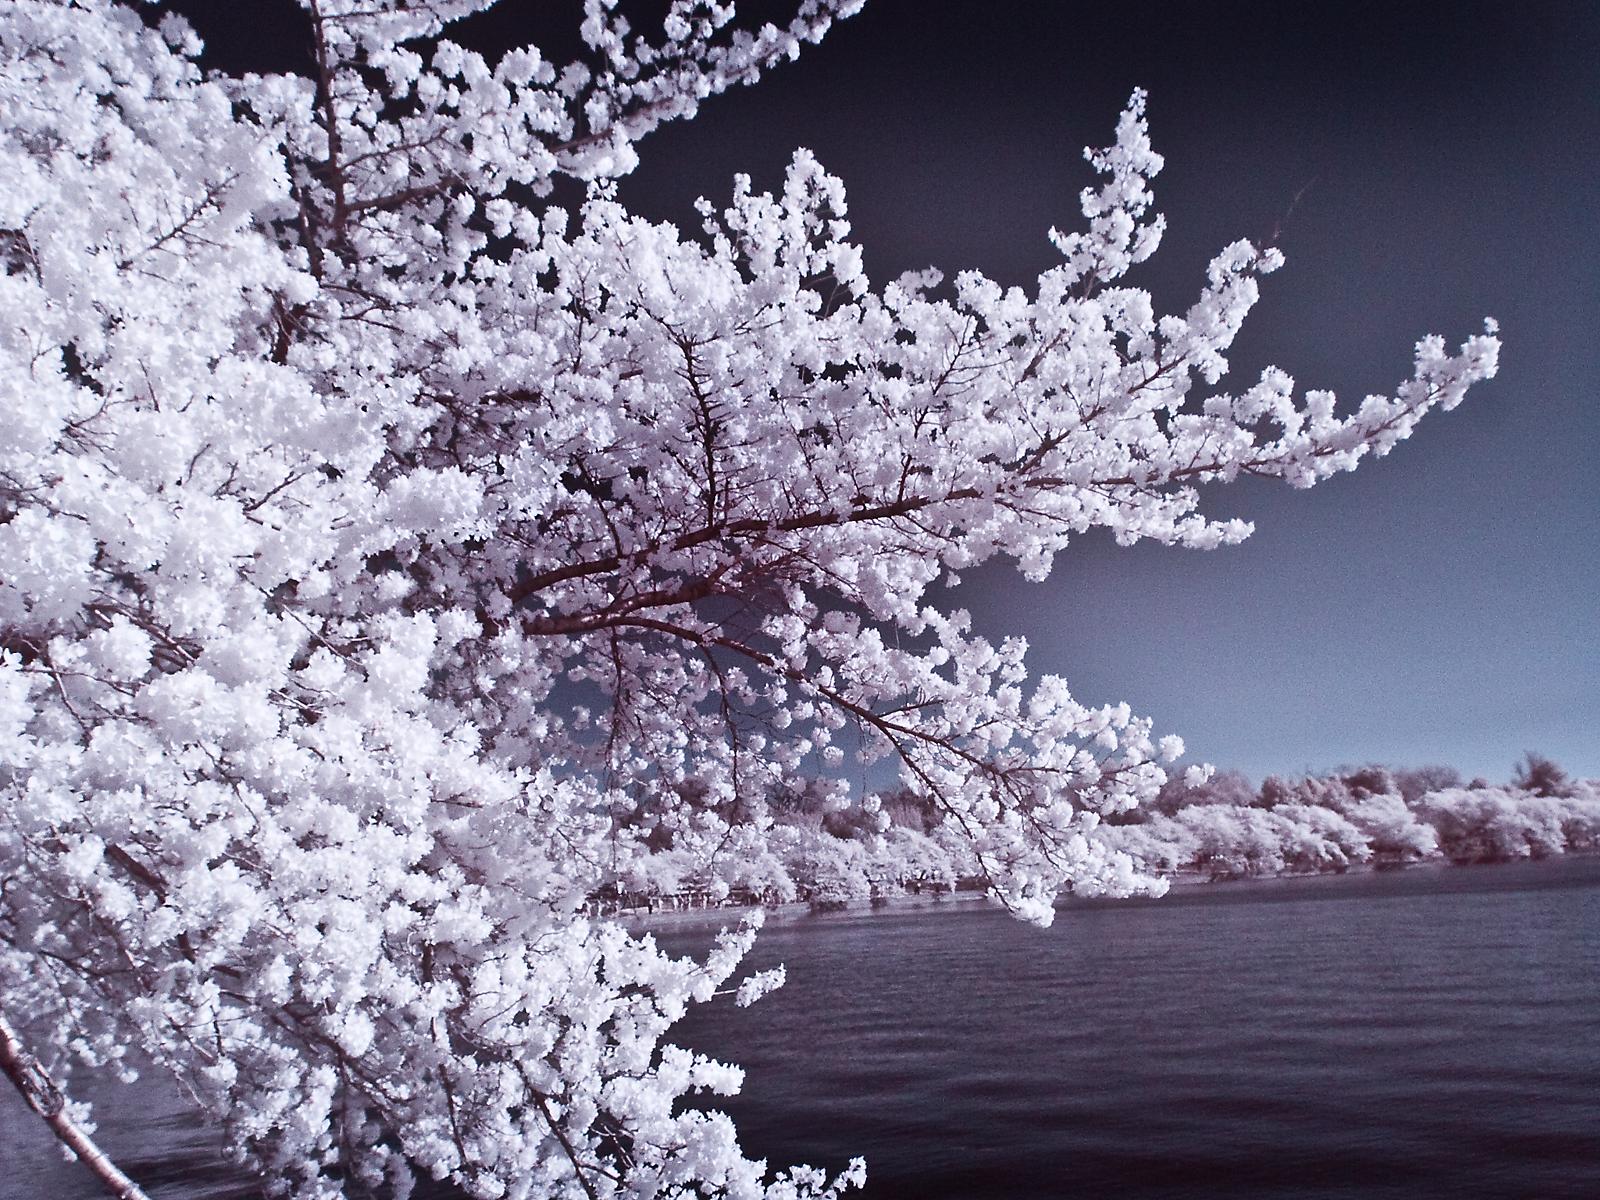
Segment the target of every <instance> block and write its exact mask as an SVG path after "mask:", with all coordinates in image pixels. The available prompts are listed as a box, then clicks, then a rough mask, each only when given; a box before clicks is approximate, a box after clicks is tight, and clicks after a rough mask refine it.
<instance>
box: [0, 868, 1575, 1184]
mask: <svg viewBox="0 0 1600 1200" xmlns="http://www.w3.org/2000/svg"><path fill="white" fill-rule="evenodd" d="M661 937H662V940H663V941H664V942H668V943H669V944H671V945H673V946H681V947H682V948H684V949H688V948H690V947H692V946H694V945H695V944H696V943H697V942H698V943H703V942H704V940H705V936H704V934H696V933H694V932H691V931H673V932H671V933H663V934H662V935H661ZM776 962H783V963H785V964H787V967H788V973H789V983H788V985H787V986H786V987H784V988H783V989H781V990H780V991H778V992H777V993H775V994H773V995H772V996H770V997H768V998H766V999H765V1000H763V1001H761V1002H760V1003H759V1004H757V1005H755V1006H754V1007H752V1008H749V1009H735V1008H733V1007H732V1005H731V1002H719V1003H718V1004H716V1005H714V1006H711V1007H709V1008H708V1009H705V1010H702V1011H701V1012H699V1013H697V1014H695V1015H694V1016H693V1017H692V1018H691V1020H690V1022H689V1023H688V1024H687V1025H685V1026H684V1027H682V1029H681V1034H680V1037H679V1039H678V1040H680V1041H683V1042H685V1043H687V1044H690V1045H693V1046H695V1047H696V1048H698V1049H703V1050H705V1051H707V1052H710V1053H714V1054H716V1055H718V1056H719V1057H723V1058H726V1059H728V1060H731V1061H734V1062H738V1063H740V1064H742V1065H743V1066H744V1067H745V1068H746V1069H747V1079H746V1086H745V1090H746V1094H745V1095H744V1096H741V1097H738V1098H735V1099H733V1100H731V1101H728V1102H726V1103H727V1107H728V1109H729V1111H730V1112H732V1114H733V1115H734V1118H735V1120H736V1121H737V1123H738V1125H739V1127H740V1130H741V1132H742V1135H743V1140H744V1144H745V1146H746V1148H747V1150H748V1151H749V1152H750V1153H752V1154H756V1155H760V1156H763V1157H766V1158H768V1159H769V1160H770V1161H771V1163H772V1164H773V1165H774V1166H778V1165H784V1164H788V1163H793V1162H809V1163H813V1164H815V1165H817V1166H823V1167H830V1168H835V1169H837V1168H839V1167H842V1166H843V1164H844V1162H845V1161H846V1160H847V1159H848V1158H849V1157H850V1156H851V1155H854V1154H863V1155H865V1156H866V1158H867V1165H868V1187H867V1191H866V1197H867V1198H868V1200H891V1198H893V1200H902V1198H903V1200H910V1198H916V1200H983V1198H990V1197H992V1198H997V1200H998V1198H1001V1197H1004V1198H1007V1200H1010V1198H1012V1197H1029V1198H1032V1200H1044V1198H1050V1197H1062V1198H1067V1197H1074V1198H1077V1197H1084V1198H1099V1197H1109V1196H1117V1197H1122V1198H1143V1200H1155V1198H1157V1197H1160V1198H1165V1200H1179V1198H1192V1200H1199V1198H1202V1197H1214V1196H1239V1197H1251V1198H1253V1200H1267V1198H1269V1197H1282V1198H1288V1197H1295V1198H1296V1200H1310V1198H1318V1197H1321V1198H1329V1200H1332V1198H1335V1197H1340V1198H1345V1197H1348V1198H1352V1200H1353V1198H1356V1197H1362V1198H1365V1197H1392V1198H1394V1200H1401V1198H1405V1200H1427V1198H1434V1197H1437V1198H1438V1200H1445V1198H1446V1197H1448V1198H1449V1200H1474V1198H1477V1200H1511V1198H1516V1197H1527V1198H1529V1200H1534V1198H1539V1200H1559V1198H1564V1197H1571V1198H1574V1200H1578V1198H1583V1200H1591V1198H1594V1197H1600V858H1594V857H1589V858H1571V859H1565V860H1555V861H1550V862H1544V863H1533V864H1518V865H1511V866H1497V867H1476V868H1429V869H1418V870H1413V871H1406V872H1400V873H1391V874H1377V875H1361V876H1343V877H1329V878H1318V879H1307V880H1284V881H1270V882H1262V883H1251V884H1238V885H1217V886H1214V887H1210V888H1191V889H1185V890H1183V891H1181V892H1179V893H1177V894H1174V895H1172V896H1169V897H1167V898H1166V899H1163V900H1160V901H1145V902H1124V903H1092V904H1091V903H1081V904H1074V905H1071V906H1069V907H1067V908H1066V909H1065V910H1064V911H1063V912H1062V913H1061V914H1060V916H1059V918H1058V920H1057V922H1056V925H1055V927H1054V928H1053V929H1050V930H1038V929H1034V928H1032V927H1029V926H1024V925H1021V924H1019V923H1017V922H1015V921H1013V920H1011V919H1010V918H1008V917H1006V916H1005V915H1004V914H1002V913H999V912H997V911H994V910H992V909H988V908H986V907H983V906H975V905H950V906H948V907H947V908H945V909H944V910H942V911H941V910H939V909H934V910H917V911H906V912H897V911H890V912H887V913H878V914H853V913H845V914H837V915H829V916H820V917H810V918H799V919H795V920H790V921H782V922H774V923H773V924H772V925H771V926H770V927H769V929H768V930H767V931H766V932H764V933H763V935H762V938H761V940H760V941H759V942H758V944H757V948H756V950H755V952H754V954H753V956H752V962H751V964H750V965H751V966H752V967H753V968H762V967H766V966H769V965H772V964H773V963H776ZM144 1086H145V1085H140V1088H141V1089H143V1088H144ZM119 1099H120V1098H119V1097H117V1096H116V1093H115V1092H113V1093H111V1094H110V1095H108V1096H107V1097H106V1100H107V1101H109V1103H108V1104H107V1105H106V1107H105V1108H104V1110H103V1112H102V1118H101V1120H102V1128H103V1130H104V1140H105V1142H106V1143H107V1144H108V1146H109V1148H111V1149H112V1150H113V1151H115V1152H118V1153H120V1154H121V1155H122V1158H123V1162H124V1165H125V1166H127V1167H128V1168H129V1170H130V1173H132V1174H134V1175H135V1176H136V1177H141V1176H142V1178H143V1179H145V1180H146V1181H148V1182H149V1183H150V1184H151V1185H152V1186H151V1188H150V1190H151V1193H152V1196H153V1197H156V1200H210V1198H211V1197H214V1196H219V1195H222V1194H224V1190H225V1181H224V1177H223V1176H221V1175H218V1174H217V1173H216V1169H215V1168H214V1167H213V1166H211V1165H209V1163H210V1161H211V1160H208V1159H207V1157H206V1155H205V1153H204V1150H203V1139H202V1137H201V1135H200V1134H199V1133H197V1131H196V1130H195V1129H194V1128H193V1126H192V1123H189V1122H187V1121H185V1120H184V1119H183V1118H182V1117H181V1116H179V1115H178V1113H177V1111H176V1110H170V1111H167V1112H165V1113H163V1112H161V1111H160V1110H159V1106H155V1107H152V1106H151V1105H149V1104H146V1103H144V1102H142V1101H140V1102H137V1103H135V1104H132V1105H130V1104H127V1103H125V1102H122V1103H119V1102H118V1100H119ZM28 1119H29V1116H28V1114H27V1113H26V1112H25V1110H23V1109H22V1108H21V1105H20V1103H19V1102H16V1100H15V1097H0V1160H3V1161H4V1162H5V1163H6V1170H5V1172H4V1174H3V1175H0V1196H4V1197H6V1198H7V1200H10V1198H11V1197H18V1198H22V1197H27V1198H29V1200H32V1198H33V1197H46V1196H48V1197H52V1198H58V1197H59V1198H62V1200H66V1198H77V1197H85V1198H87V1197H90V1196H93V1195H95V1194H96V1193H95V1191H94V1189H93V1187H92V1186H89V1185H88V1184H87V1183H86V1182H85V1181H84V1180H82V1179H80V1178H79V1176H78V1174H77V1172H80V1171H81V1168H77V1167H74V1166H69V1165H66V1164H60V1163H58V1162H57V1161H56V1160H55V1158H54V1157H53V1154H52V1152H51V1150H50V1149H49V1147H48V1146H47V1145H46V1144H45V1143H44V1141H43V1140H42V1139H41V1138H39V1137H36V1136H35V1135H34V1134H33V1133H32V1131H31V1130H29V1131H24V1130H23V1129H22V1127H21V1126H20V1125H18V1124H17V1123H18V1122H26V1121H27V1120H28ZM7 1189H10V1190H7Z"/></svg>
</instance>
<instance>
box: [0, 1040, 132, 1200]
mask: <svg viewBox="0 0 1600 1200" xmlns="http://www.w3.org/2000/svg"><path fill="white" fill-rule="evenodd" d="M0 1072H4V1073H5V1076H6V1078H7V1079H9V1080H11V1082H12V1084H13V1085H14V1086H15V1087H16V1089H17V1091H19V1092H21V1093H22V1098H23V1099H24V1100H26V1101H27V1102H28V1107H29V1108H31V1109H33V1111H34V1112H36V1113H38V1114H39V1117H40V1119H41V1120H43V1121H44V1123H45V1124H46V1125H48V1126H50V1131H51V1132H52V1133H54V1134H55V1135H56V1137H58V1138H59V1139H60V1140H61V1143H62V1144H63V1145H64V1146H66V1147H67V1149H68V1150H71V1151H72V1153H73V1154H74V1155H76V1156H77V1159H78V1161H79V1162H81V1163H82V1164H83V1165H84V1166H86V1167H88V1168H89V1170H91V1171H93V1172H94V1174H95V1178H97V1179H98V1180H99V1181H100V1183H101V1185H102V1186H103V1187H104V1188H105V1189H106V1191H107V1192H108V1193H110V1194H111V1195H112V1196H115V1197H117V1200H149V1197H148V1196H146V1195H145V1193H144V1191H143V1189H141V1188H140V1187H139V1185H138V1184H136V1183H135V1182H134V1181H133V1180H131V1179H129V1178H128V1177H127V1176H126V1175H124V1174H123V1173H122V1171H121V1169H120V1168H118V1166H117V1164H116V1163H114V1162H112V1161H111V1159H110V1158H109V1157H108V1156H107V1155H106V1152H105V1151H104V1150H102V1149H100V1147H99V1146H97V1145H95V1143H94V1139H93V1138H91V1137H90V1136H89V1135H88V1134H87V1133H85V1132H84V1130H83V1128H82V1127H81V1126H80V1125H79V1124H78V1123H77V1122H76V1121H74V1120H73V1119H72V1118H71V1117H70V1116H68V1115H67V1098H66V1096H65V1095H64V1094H63V1093H62V1091H61V1089H60V1087H58V1086H57V1085H56V1082H55V1080H53V1079H51V1078H50V1076H49V1074H47V1073H46V1071H45V1069H44V1067H43V1065H41V1064H40V1062H39V1060H38V1059H36V1058H35V1057H34V1056H33V1055H31V1054H29V1053H28V1052H27V1050H25V1049H24V1048H23V1045H22V1042H21V1040H20V1039H19V1038H18V1037H17V1031H16V1030H15V1029H13V1028H12V1027H11V1023H10V1022H9V1021H7V1020H6V1019H5V1017H4V1016H3V1015H0Z"/></svg>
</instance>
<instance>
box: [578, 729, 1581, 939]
mask: <svg viewBox="0 0 1600 1200" xmlns="http://www.w3.org/2000/svg"><path fill="white" fill-rule="evenodd" d="M681 792H682V799H683V800H684V804H683V805H682V806H681V807H680V809H679V812H678V815H677V816H676V817H675V818H673V819H670V820H667V819H663V818H661V817H659V816H654V815H650V814H647V813H646V812H645V810H643V809H638V810H627V809H624V810H620V811H618V812H616V813H614V833H613V839H612V841H613V848H614V859H613V863H612V870H611V873H610V882H609V883H608V885H607V886H606V888H605V889H604V890H603V891H602V892H600V893H599V894H597V896H596V897H595V900H594V906H595V907H596V908H597V909H599V910H602V911H608V910H613V909H616V908H645V909H658V908H672V907H692V906H713V905H723V904H778V903H787V902H793V901H806V902H810V903H812V904H813V905H816V906H818V907H837V906H844V905H848V904H851V903H857V902H862V901H867V900H869V899H872V898H877V897H884V896H889V895H896V894H904V893H926V892H933V893H937V892H941V891H951V890H955V889H957V888H960V887H962V886H964V885H965V886H970V887H977V886H980V884H979V871H978V868H977V864H976V863H975V862H974V861H973V859H972V856H971V853H970V851H968V850H967V849H966V843H965V842H963V840H962V839H961V837H960V836H959V834H958V833H957V831H955V830H953V829H951V828H949V827H948V825H947V823H946V821H945V820H944V818H943V816H942V814H941V813H940V812H939V810H938V808H937V806H936V805H935V804H934V803H933V802H932V801H931V800H930V799H928V798H927V797H923V796H919V795H918V794H916V793H915V792H912V791H910V790H907V789H900V790H897V791H893V792H889V793H887V794H883V795H877V796H869V797H867V798H866V799H865V800H855V799H851V798H850V797H849V796H848V794H847V792H846V790H845V789H844V788H843V786H842V785H839V784H837V783H831V782H829V781H826V780H817V779H809V780H805V781H802V782H797V783H796V784H794V785H793V786H789V787H782V788H779V789H776V790H773V791H771V792H770V793H769V794H768V795H767V796H766V797H765V798H764V799H763V800H760V801H756V802H751V801H748V800H744V801H740V802H739V804H738V807H737V811H732V812H729V811H722V810H720V809H718V808H717V806H716V805H715V804H713V803H712V802H711V800H710V799H709V792H708V790H707V789H705V788H704V787H703V786H700V785H698V784H696V783H694V782H692V781H691V782H688V783H685V784H683V785H682V786H681ZM1103 832H1104V835H1105V836H1106V838H1107V840H1108V841H1109V842H1110V844H1111V845H1112V846H1113V847H1114V848H1115V849H1117V850H1120V851H1122V852H1124V853H1126V854H1128V855H1129V856H1130V857H1131V858H1133V859H1134V860H1136V861H1137V862H1138V863H1140V864H1141V865H1144V866H1147V867H1150V868H1153V869H1155V870H1157V871H1160V872H1162V873H1164V874H1168V875H1172V876H1177V877H1191V878H1194V877H1199V878H1203V879H1213V880H1216V879H1241V878H1247V877H1252V876H1267V875H1287V874H1315V873H1321V872H1338V871H1344V870H1348V869H1349V868H1350V867H1352V866H1372V867H1388V866H1404V865H1407V864H1410V863H1415V862H1420V861H1422V860H1425V859H1445V860H1449V861H1452V862H1458V863H1473V862H1506V861H1511V860H1514V859H1521V858H1544V857H1548V856H1550V855H1556V854H1563V853H1567V852H1569V851H1583V850H1594V849H1600V781H1596V780H1575V779H1572V778H1571V777H1569V776H1568V774H1567V773H1566V772H1565V771H1564V770H1562V768H1561V767H1560V766H1558V765H1557V764H1556V763H1555V762H1553V761H1551V760H1550V759H1548V758H1546V757H1544V756H1542V755H1539V754H1535V753H1531V752H1530V753H1529V754H1527V755H1526V756H1525V757H1524V759H1523V760H1522V762H1521V763H1519V764H1518V766H1517V768H1516V771H1515V773H1514V775H1513V777H1512V779H1511V780H1510V781H1509V782H1508V783H1505V784H1502V785H1497V786H1491V785H1490V784H1489V783H1488V782H1487V781H1486V780H1484V779H1481V778H1479V779H1472V780H1470V781H1467V780H1464V779H1463V777H1462V775H1461V774H1460V772H1458V771H1456V770H1455V769H1453V768H1451V767H1441V766H1425V767H1411V768H1391V767H1385V766H1375V765H1374V766H1363V767H1355V768H1342V769H1340V770H1337V771H1334V772H1332V773H1329V774H1326V775H1306V776H1302V777H1297V778H1288V777H1284V776H1278V775H1272V776H1268V777H1267V778H1266V779H1265V780H1264V781H1263V782H1262V783H1261V785H1260V786H1259V787H1256V786H1255V785H1253V784H1252V783H1251V782H1250V781H1249V780H1248V779H1247V778H1246V777H1245V776H1244V775H1243V774H1242V773H1240V772H1238V771H1220V772H1217V773H1215V774H1213V775H1211V776H1210V777H1209V778H1205V779H1199V780H1186V779H1184V778H1182V777H1179V778H1174V779H1172V780H1171V781H1169V782H1168V783H1167V784H1166V786H1164V787H1163V788H1162V789H1161V791H1160V793H1159V794H1158V795H1157V797H1156V798H1155V800H1154V801H1153V802H1151V803H1150V804H1148V805H1145V806H1142V807H1139V808H1135V809H1132V810H1131V811H1129V812H1126V813H1122V814H1119V815H1117V816H1114V817H1112V818H1109V819H1108V821H1107V824H1106V828H1105V829H1104V831H1103Z"/></svg>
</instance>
